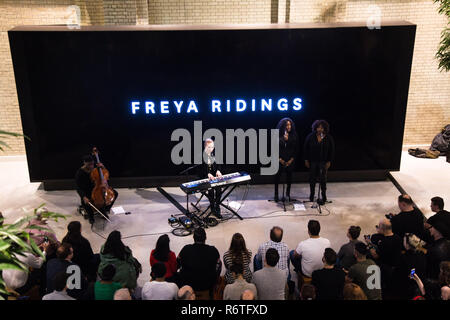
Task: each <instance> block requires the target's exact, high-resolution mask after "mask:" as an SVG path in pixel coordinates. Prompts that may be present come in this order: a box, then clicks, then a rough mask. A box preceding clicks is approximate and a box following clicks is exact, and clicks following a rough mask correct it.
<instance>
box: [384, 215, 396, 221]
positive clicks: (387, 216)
mask: <svg viewBox="0 0 450 320" xmlns="http://www.w3.org/2000/svg"><path fill="white" fill-rule="evenodd" d="M393 216H394V215H393V214H392V213H388V214H386V215H385V217H386V218H387V219H389V220H391V219H392V217H393Z"/></svg>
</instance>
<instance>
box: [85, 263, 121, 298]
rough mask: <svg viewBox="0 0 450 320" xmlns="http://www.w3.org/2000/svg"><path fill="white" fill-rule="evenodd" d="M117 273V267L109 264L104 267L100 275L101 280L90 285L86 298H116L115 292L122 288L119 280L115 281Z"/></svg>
mask: <svg viewBox="0 0 450 320" xmlns="http://www.w3.org/2000/svg"><path fill="white" fill-rule="evenodd" d="M115 274H116V267H114V265H112V264H109V265H107V266H106V267H105V268H103V270H102V273H101V274H100V275H99V276H100V280H99V281H96V282H95V283H92V284H91V285H89V288H88V290H87V292H86V294H85V296H84V299H85V300H114V293H115V292H116V291H117V290H119V289H121V288H122V285H121V284H120V283H119V282H114V281H113V279H114V276H115Z"/></svg>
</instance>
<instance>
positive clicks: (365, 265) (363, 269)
mask: <svg viewBox="0 0 450 320" xmlns="http://www.w3.org/2000/svg"><path fill="white" fill-rule="evenodd" d="M368 253H369V251H368V250H367V246H366V245H365V244H364V243H362V242H360V243H357V244H355V258H356V263H355V264H354V265H353V266H351V267H350V269H349V270H348V274H347V280H348V281H350V282H353V283H354V284H356V285H358V286H359V287H360V288H361V289H362V290H363V291H364V293H365V295H366V296H367V299H369V300H381V271H380V268H379V267H378V266H377V265H376V263H375V262H374V261H373V260H371V259H367V258H366V256H367V254H368ZM369 278H370V285H369V286H370V288H369V287H368V284H369Z"/></svg>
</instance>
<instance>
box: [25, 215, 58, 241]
mask: <svg viewBox="0 0 450 320" xmlns="http://www.w3.org/2000/svg"><path fill="white" fill-rule="evenodd" d="M47 211H48V210H47V208H45V207H43V208H39V209H38V210H37V212H36V214H35V216H34V218H33V219H32V220H31V221H30V222H28V225H27V226H26V228H25V231H26V232H28V234H29V235H30V237H31V239H33V240H34V242H35V243H36V245H37V246H40V245H42V243H44V242H49V243H56V244H57V245H58V246H59V245H60V243H59V241H58V239H57V238H56V235H55V232H54V231H53V230H52V229H51V228H50V226H49V225H48V224H47V221H46V219H44V217H43V213H45V212H47ZM36 227H37V228H39V229H36Z"/></svg>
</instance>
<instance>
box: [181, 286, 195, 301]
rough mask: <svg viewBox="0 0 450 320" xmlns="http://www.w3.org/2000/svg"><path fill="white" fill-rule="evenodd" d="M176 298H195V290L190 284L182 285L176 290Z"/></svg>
mask: <svg viewBox="0 0 450 320" xmlns="http://www.w3.org/2000/svg"><path fill="white" fill-rule="evenodd" d="M177 299H178V300H195V292H194V289H192V287H191V286H187V285H186V286H183V287H181V288H180V290H178V294H177Z"/></svg>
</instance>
